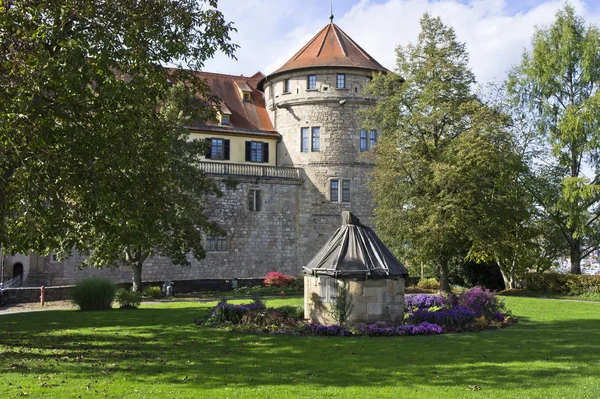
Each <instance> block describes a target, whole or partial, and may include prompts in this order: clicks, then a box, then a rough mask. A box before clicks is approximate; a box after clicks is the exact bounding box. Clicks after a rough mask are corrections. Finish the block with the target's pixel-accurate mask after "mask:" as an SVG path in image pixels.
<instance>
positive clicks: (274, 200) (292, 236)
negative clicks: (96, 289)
mask: <svg viewBox="0 0 600 399" xmlns="http://www.w3.org/2000/svg"><path fill="white" fill-rule="evenodd" d="M217 180H218V185H219V188H220V189H221V191H222V192H223V197H221V198H216V197H215V198H210V199H209V200H208V201H207V206H206V212H207V214H208V215H211V217H212V219H213V220H216V221H217V222H218V223H219V224H220V226H221V227H222V228H223V229H224V230H225V231H226V232H227V250H226V251H222V252H208V253H207V256H206V258H205V259H203V260H201V261H197V260H194V259H191V261H192V265H191V266H189V267H184V266H176V265H172V264H171V262H170V260H169V259H168V258H163V257H155V258H151V259H148V260H147V261H146V262H145V263H144V266H143V269H142V279H143V281H163V280H167V279H169V280H197V279H232V278H236V277H237V278H262V277H264V275H265V274H266V273H268V272H270V271H273V270H278V271H282V272H285V273H289V274H292V275H297V274H299V273H300V272H301V269H300V268H299V267H298V265H297V262H296V259H297V256H298V254H297V251H298V247H297V245H296V243H297V241H298V239H299V234H300V225H299V223H300V219H299V215H298V212H299V202H300V189H301V184H302V181H301V180H293V179H263V178H249V177H235V178H229V179H223V178H217ZM251 189H256V190H260V193H261V198H262V206H261V210H260V211H251V210H250V209H249V199H248V196H249V190H251ZM83 259H84V258H83V257H82V256H80V255H75V256H73V257H71V258H69V259H66V260H65V261H62V262H48V263H47V265H46V274H47V279H48V280H49V284H52V285H63V284H74V283H76V282H77V281H79V280H81V279H82V278H86V277H91V276H105V277H108V278H110V279H111V280H112V281H114V282H129V281H131V269H130V268H127V267H106V268H103V269H91V268H84V269H78V266H79V265H80V264H81V262H82V261H83Z"/></svg>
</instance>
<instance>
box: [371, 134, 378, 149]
mask: <svg viewBox="0 0 600 399" xmlns="http://www.w3.org/2000/svg"><path fill="white" fill-rule="evenodd" d="M370 134H371V135H370V139H369V144H370V146H371V148H373V147H375V144H376V143H377V130H371V132H370Z"/></svg>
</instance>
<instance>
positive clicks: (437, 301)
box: [405, 287, 514, 331]
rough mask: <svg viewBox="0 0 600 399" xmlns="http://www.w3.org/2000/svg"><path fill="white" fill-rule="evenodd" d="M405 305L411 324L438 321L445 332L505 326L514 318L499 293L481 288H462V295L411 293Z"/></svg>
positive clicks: (435, 322) (408, 320) (436, 322)
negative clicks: (498, 295)
mask: <svg viewBox="0 0 600 399" xmlns="http://www.w3.org/2000/svg"><path fill="white" fill-rule="evenodd" d="M405 308H406V310H407V312H408V317H407V322H408V323H411V324H419V323H423V322H428V323H434V324H437V325H439V326H442V327H443V328H444V329H445V331H465V330H473V329H480V328H486V327H490V326H492V327H501V326H503V325H506V323H509V322H511V323H512V322H513V321H514V320H513V319H511V318H509V317H508V316H510V312H508V311H507V310H506V309H505V307H504V303H503V302H502V301H501V300H500V299H499V298H498V297H497V296H496V294H494V292H492V291H490V290H488V289H484V288H481V287H474V288H471V289H469V290H465V291H462V292H461V293H459V294H458V295H454V294H452V293H450V294H446V293H443V294H439V295H431V294H419V295H410V296H407V297H406V298H405Z"/></svg>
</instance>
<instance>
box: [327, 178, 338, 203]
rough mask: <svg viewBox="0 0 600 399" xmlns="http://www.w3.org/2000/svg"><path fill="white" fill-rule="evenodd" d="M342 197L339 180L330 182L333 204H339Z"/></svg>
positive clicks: (330, 197)
mask: <svg viewBox="0 0 600 399" xmlns="http://www.w3.org/2000/svg"><path fill="white" fill-rule="evenodd" d="M339 197H340V186H339V182H338V181H337V180H331V181H330V182H329V200H330V201H331V202H339Z"/></svg>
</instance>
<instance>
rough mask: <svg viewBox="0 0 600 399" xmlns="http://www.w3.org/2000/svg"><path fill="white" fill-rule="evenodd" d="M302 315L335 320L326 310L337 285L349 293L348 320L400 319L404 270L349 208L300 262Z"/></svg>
mask: <svg viewBox="0 0 600 399" xmlns="http://www.w3.org/2000/svg"><path fill="white" fill-rule="evenodd" d="M304 270H305V273H306V275H305V277H304V317H305V318H306V319H308V320H310V321H311V322H313V323H317V324H323V325H330V324H335V323H336V321H335V320H334V319H333V317H332V314H331V310H332V307H333V303H334V301H335V298H336V297H337V295H338V292H339V290H340V287H341V286H342V285H344V284H347V288H348V290H349V293H350V295H351V298H352V304H353V306H352V311H351V313H350V316H349V317H348V320H347V322H348V323H349V324H351V325H352V324H354V325H356V324H359V323H373V322H376V321H386V322H392V323H401V322H402V321H403V320H404V280H405V278H406V277H407V276H408V272H407V271H406V269H405V268H404V266H402V264H401V263H400V262H399V261H398V260H397V259H396V258H395V257H394V256H393V255H392V253H391V252H390V251H389V250H388V249H387V248H386V246H385V245H384V244H383V242H381V240H380V239H379V238H378V237H377V235H375V233H374V232H373V230H371V229H370V228H368V227H366V226H363V225H362V224H360V221H359V220H358V218H356V217H355V216H354V215H352V214H351V213H350V212H343V213H342V227H340V228H339V229H338V230H337V231H336V232H335V233H334V235H333V236H332V237H331V238H330V239H329V241H328V242H327V243H326V244H325V245H324V246H323V248H321V250H320V251H319V252H318V253H317V254H316V255H315V257H314V258H313V259H312V260H311V261H310V262H309V263H308V264H307V265H306V266H305V267H304Z"/></svg>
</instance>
